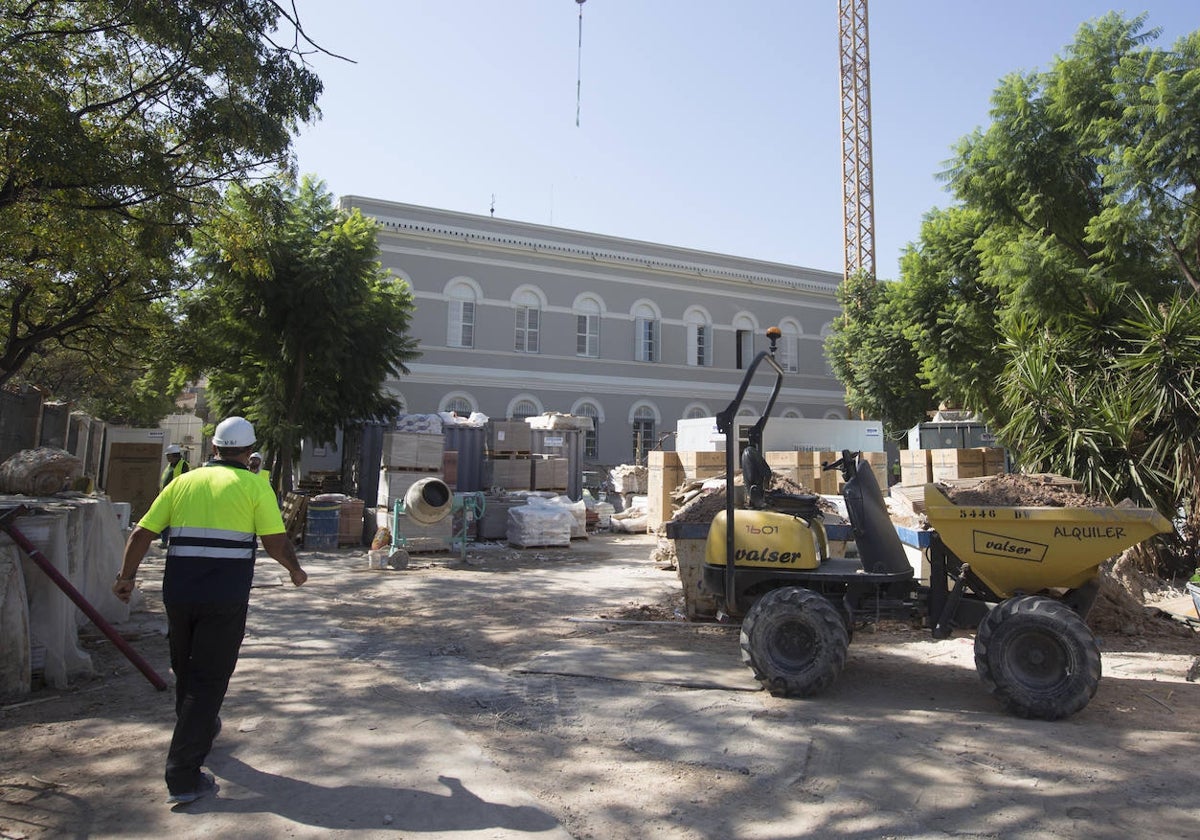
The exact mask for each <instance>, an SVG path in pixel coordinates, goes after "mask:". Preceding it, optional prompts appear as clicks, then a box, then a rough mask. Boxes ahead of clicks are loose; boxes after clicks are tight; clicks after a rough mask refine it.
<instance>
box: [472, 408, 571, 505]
mask: <svg viewBox="0 0 1200 840" xmlns="http://www.w3.org/2000/svg"><path fill="white" fill-rule="evenodd" d="M531 445H532V436H531V435H530V429H529V424H528V423H526V422H525V421H524V420H489V421H488V425H487V440H486V446H487V452H486V456H485V457H484V460H483V484H484V486H485V487H500V488H503V489H505V490H531V489H533V488H532V487H531V486H530V483H531V479H532V477H533V465H532V464H531V463H530V461H531V455H530V446H531ZM563 486H564V487H565V486H566V485H565V483H564V485H563Z"/></svg>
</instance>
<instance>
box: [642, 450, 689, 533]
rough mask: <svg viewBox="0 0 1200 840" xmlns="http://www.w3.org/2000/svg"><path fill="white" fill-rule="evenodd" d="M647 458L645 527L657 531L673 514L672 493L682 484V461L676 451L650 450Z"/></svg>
mask: <svg viewBox="0 0 1200 840" xmlns="http://www.w3.org/2000/svg"><path fill="white" fill-rule="evenodd" d="M646 460H647V465H646V466H647V477H646V481H647V485H648V487H647V490H646V519H647V521H646V527H647V528H648V529H650V530H651V531H657V530H658V529H659V528H661V527H662V525H663V523H664V522H667V521H669V520H670V519H671V517H672V516H674V515H675V506H674V503H673V501H672V498H671V497H672V495H673V494H674V492H675V489H676V488H677V487H679V485H680V484H683V480H684V477H683V463H682V462H681V461H680V459H679V453H678V452H663V451H662V450H659V449H656V450H653V451H652V452H650V454H649V457H648V458H647V459H646Z"/></svg>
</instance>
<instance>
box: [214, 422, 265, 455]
mask: <svg viewBox="0 0 1200 840" xmlns="http://www.w3.org/2000/svg"><path fill="white" fill-rule="evenodd" d="M255 440H256V438H255V437H254V426H252V425H250V421H249V420H247V419H246V418H245V417H226V418H225V419H224V420H222V421H221V422H220V423H218V424H217V430H216V431H215V432H213V439H212V442H213V446H220V447H230V448H239V447H243V446H253V445H254V441H255Z"/></svg>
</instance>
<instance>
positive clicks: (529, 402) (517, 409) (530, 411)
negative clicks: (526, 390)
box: [508, 394, 542, 420]
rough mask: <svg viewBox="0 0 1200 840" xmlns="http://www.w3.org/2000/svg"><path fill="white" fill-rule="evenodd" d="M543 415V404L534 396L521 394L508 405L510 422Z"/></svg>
mask: <svg viewBox="0 0 1200 840" xmlns="http://www.w3.org/2000/svg"><path fill="white" fill-rule="evenodd" d="M541 413H542V404H541V403H540V402H538V399H537V397H535V396H533V395H532V394H521V395H520V396H518V397H515V398H514V399H513V400H512V402H510V403H509V404H508V419H509V420H524V419H525V418H526V417H536V416H537V415H539V414H541Z"/></svg>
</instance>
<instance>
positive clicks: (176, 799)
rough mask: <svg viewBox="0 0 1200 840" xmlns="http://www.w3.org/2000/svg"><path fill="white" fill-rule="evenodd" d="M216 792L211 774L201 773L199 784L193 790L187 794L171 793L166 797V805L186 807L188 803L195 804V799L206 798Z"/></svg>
mask: <svg viewBox="0 0 1200 840" xmlns="http://www.w3.org/2000/svg"><path fill="white" fill-rule="evenodd" d="M216 792H217V782H216V779H214V778H213V777H212V774H211V773H201V774H200V783H199V784H198V785H196V789H195V790H190V791H188V792H187V793H172V794H171V795H170V796H168V797H167V804H168V805H187V804H188V803H189V802H195V801H196V800H197V799H200V798H202V797H205V796H208V795H209V794H210V793H216Z"/></svg>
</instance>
